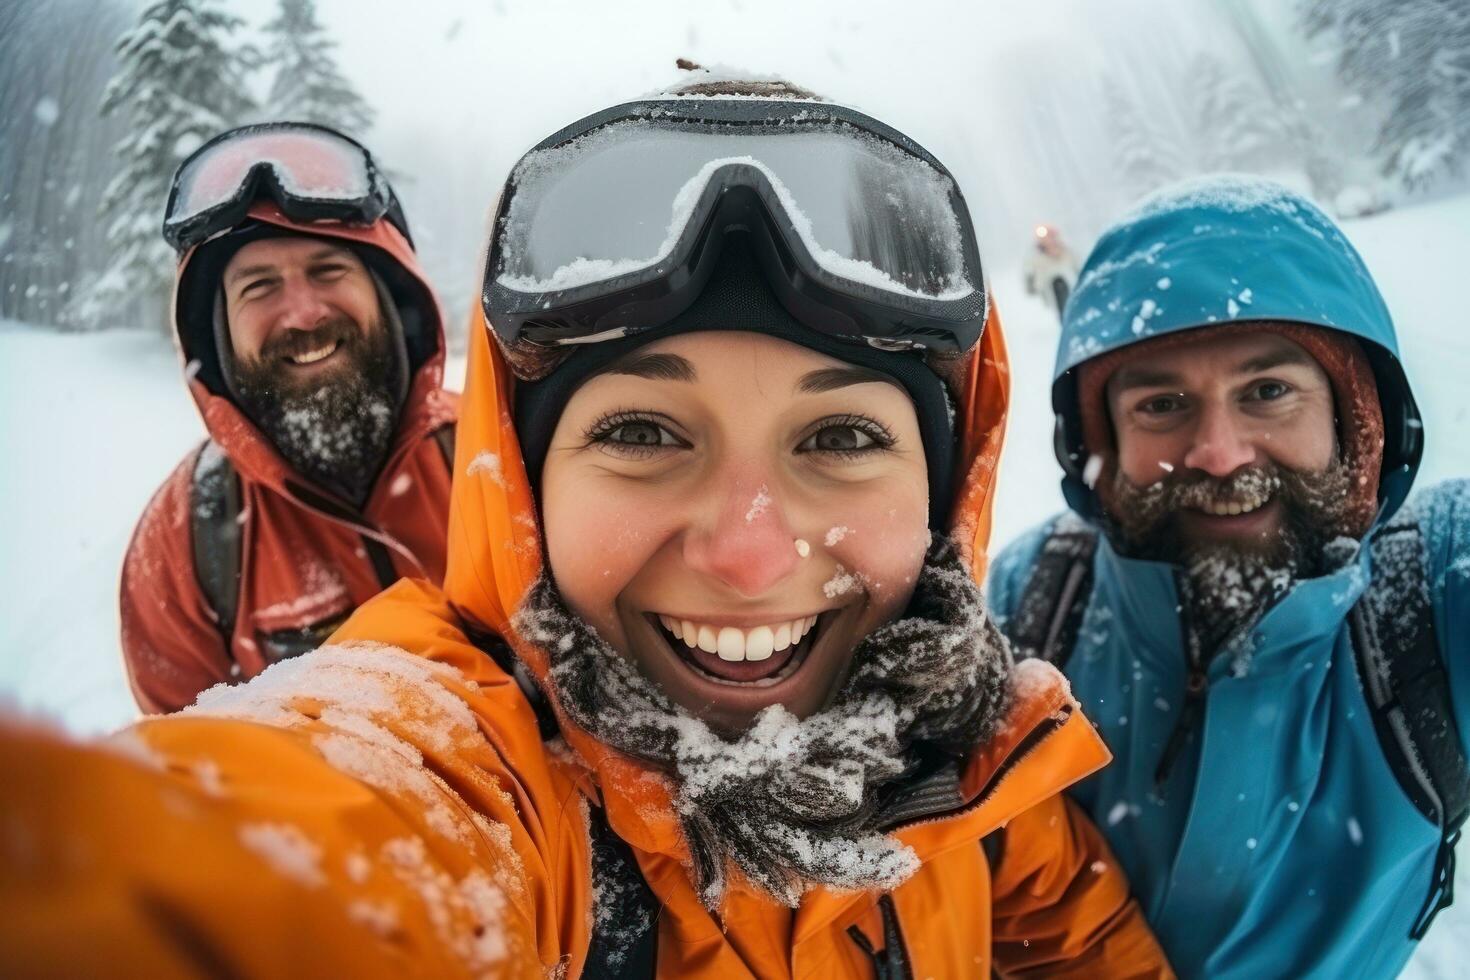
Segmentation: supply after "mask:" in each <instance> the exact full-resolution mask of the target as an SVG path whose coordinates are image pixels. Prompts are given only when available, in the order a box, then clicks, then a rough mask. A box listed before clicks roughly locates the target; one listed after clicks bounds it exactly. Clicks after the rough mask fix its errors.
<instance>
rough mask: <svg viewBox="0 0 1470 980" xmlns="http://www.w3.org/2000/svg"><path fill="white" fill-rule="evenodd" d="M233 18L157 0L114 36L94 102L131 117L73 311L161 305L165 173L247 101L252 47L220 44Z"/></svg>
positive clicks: (235, 119) (242, 112)
mask: <svg viewBox="0 0 1470 980" xmlns="http://www.w3.org/2000/svg"><path fill="white" fill-rule="evenodd" d="M240 24H241V21H240V19H239V18H237V17H233V16H231V15H229V14H227V13H225V12H224V11H222V10H221V9H219V7H218V6H216V4H215V2H214V0H158V2H156V3H153V4H151V5H150V6H149V7H148V8H147V9H145V10H144V11H143V13H142V15H141V16H140V18H139V21H138V23H137V25H136V26H135V27H133V28H132V29H131V30H129V31H127V32H126V33H124V34H123V36H122V37H121V38H119V39H118V42H117V45H116V48H115V50H116V52H117V59H118V71H117V74H116V75H114V76H113V78H112V81H110V82H109V83H108V85H107V89H106V91H105V92H104V94H103V96H102V107H101V111H102V114H103V116H111V115H113V114H114V113H125V114H126V115H127V117H128V120H129V126H128V129H127V131H126V134H125V135H124V136H123V138H122V139H121V140H120V141H119V142H118V144H117V146H116V147H115V148H114V157H115V160H114V166H115V168H116V170H117V176H116V177H114V178H113V180H112V182H111V183H110V184H109V185H108V187H107V190H106V191H105V192H104V194H103V199H102V213H103V216H104V218H105V220H106V224H107V239H108V244H109V245H110V247H111V249H112V254H111V261H110V263H109V264H108V267H107V268H106V270H105V271H104V272H103V273H102V274H101V276H100V277H99V278H98V279H97V280H95V281H94V282H93V283H92V284H91V285H90V287H89V288H88V289H86V291H85V292H84V293H83V294H81V295H80V296H79V297H78V303H77V306H76V307H74V309H73V315H74V317H75V318H76V319H78V320H80V321H82V322H89V323H91V324H93V325H96V324H101V323H105V322H106V321H107V319H108V318H110V317H112V316H115V315H116V310H117V309H118V308H119V307H120V306H123V305H126V304H127V303H128V302H129V300H132V299H135V298H138V297H143V298H145V299H146V298H150V297H152V298H157V300H159V303H158V306H157V307H156V308H157V309H159V310H160V312H163V303H162V302H161V301H162V300H163V298H165V297H166V296H167V295H168V290H169V286H170V283H171V281H172V271H173V265H174V256H173V253H172V251H171V250H170V249H169V247H168V245H167V244H166V243H165V242H164V240H163V237H162V235H161V233H160V230H159V229H160V227H161V225H162V223H163V209H164V205H165V203H166V202H167V200H168V188H169V180H170V178H171V177H172V176H173V173H174V170H175V169H177V167H178V165H179V163H181V162H182V161H183V158H184V157H185V156H187V155H188V154H189V153H190V152H192V151H193V150H194V149H195V148H197V147H198V146H199V144H201V143H203V142H204V141H205V140H207V139H209V138H210V137H212V136H214V135H216V134H217V133H219V132H220V131H222V130H225V129H229V128H230V127H232V126H236V125H239V124H240V122H241V121H242V120H243V119H244V118H245V117H246V116H247V114H249V113H250V112H251V111H252V110H253V109H254V108H255V105H254V101H253V100H252V99H251V98H250V96H249V94H248V93H247V91H246V83H245V70H246V68H248V67H249V64H250V55H249V53H248V51H247V50H242V49H232V48H231V47H229V45H228V41H229V37H230V35H231V34H233V33H234V31H235V30H236V29H237V28H238V27H239V26H240ZM167 322H168V317H167V316H166V315H165V316H163V317H162V323H163V324H164V325H166V324H167Z"/></svg>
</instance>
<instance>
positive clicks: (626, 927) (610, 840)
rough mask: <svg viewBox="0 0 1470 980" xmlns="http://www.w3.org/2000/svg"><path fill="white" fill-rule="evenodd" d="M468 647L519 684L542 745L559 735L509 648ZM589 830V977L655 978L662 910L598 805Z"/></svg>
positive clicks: (590, 810) (489, 641)
mask: <svg viewBox="0 0 1470 980" xmlns="http://www.w3.org/2000/svg"><path fill="white" fill-rule="evenodd" d="M467 632H468V635H469V638H470V642H472V643H473V644H474V645H475V646H477V647H479V648H480V650H482V651H483V652H484V653H485V654H486V655H487V656H489V658H490V659H491V660H493V661H495V663H496V665H497V666H499V667H500V669H501V670H503V671H505V672H506V673H507V674H509V675H510V676H511V677H513V678H514V679H515V682H516V686H517V687H519V688H520V689H521V694H522V695H524V696H525V698H526V700H527V701H529V702H530V704H531V710H532V711H534V712H535V714H536V728H537V731H538V732H539V733H540V735H541V740H542V741H543V742H549V741H551V740H552V739H553V738H556V737H558V736H559V735H560V734H561V727H560V725H558V724H557V720H556V713H555V712H554V711H552V709H551V705H550V703H549V702H548V701H547V699H546V695H545V694H544V693H543V692H542V690H541V686H540V685H539V684H537V683H536V681H535V680H534V679H533V678H532V677H531V675H530V672H529V671H528V670H527V668H526V665H525V664H523V663H522V662H521V659H520V658H519V657H517V656H516V655H515V653H514V651H512V650H511V648H510V644H508V643H506V642H505V640H504V638H502V637H500V636H497V635H495V634H494V633H487V632H480V631H478V630H469V631H467ZM587 830H588V835H589V836H590V838H591V841H590V843H591V849H592V895H593V899H592V901H593V909H592V937H591V940H590V941H589V943H588V945H587V963H586V965H585V966H584V967H583V969H582V975H583V976H585V977H620V978H634V977H648V978H650V980H651V978H652V977H653V976H654V975H655V970H656V966H657V963H656V960H657V954H658V913H659V911H660V905H659V901H658V898H657V896H655V895H654V894H653V890H652V889H651V888H649V887H648V881H647V880H646V879H645V878H644V877H643V870H642V869H641V868H639V867H638V859H637V857H636V856H635V855H634V854H633V849H632V848H631V847H629V846H628V842H627V841H625V840H623V839H622V838H621V837H619V836H618V835H617V834H616V833H615V832H614V831H613V829H612V827H610V826H609V825H608V822H607V814H606V812H604V811H603V809H602V807H600V806H598V805H597V803H596V802H595V801H589V802H588V805H587Z"/></svg>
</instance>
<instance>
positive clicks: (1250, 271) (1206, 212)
mask: <svg viewBox="0 0 1470 980" xmlns="http://www.w3.org/2000/svg"><path fill="white" fill-rule="evenodd" d="M1252 320H1286V321H1291V322H1295V323H1302V324H1307V325H1310V326H1318V327H1327V328H1331V329H1334V330H1338V331H1341V332H1343V333H1347V334H1351V335H1352V336H1354V337H1356V338H1357V339H1358V340H1360V341H1362V343H1363V348H1364V350H1365V351H1366V352H1367V354H1368V358H1369V361H1370V362H1371V363H1372V365H1373V372H1374V376H1375V378H1376V380H1377V382H1378V394H1379V399H1380V401H1381V402H1382V405H1383V422H1384V434H1385V446H1384V461H1383V469H1382V471H1381V475H1380V479H1379V500H1380V502H1381V504H1382V507H1381V509H1380V512H1379V520H1380V521H1381V520H1383V519H1385V518H1386V517H1387V516H1389V515H1391V514H1392V513H1393V512H1394V511H1395V510H1397V509H1398V507H1399V505H1401V504H1402V503H1403V502H1404V498H1405V497H1406V496H1407V495H1408V492H1409V487H1410V485H1411V484H1412V483H1413V480H1414V474H1415V473H1416V472H1417V471H1418V468H1419V457H1420V454H1421V452H1422V450H1423V426H1422V423H1421V422H1420V419H1419V410H1418V407H1417V406H1416V405H1415V403H1414V396H1413V394H1412V392H1411V391H1410V390H1409V384H1408V380H1407V379H1406V378H1405V376H1404V370H1403V366H1402V364H1401V363H1400V360H1399V351H1398V338H1397V337H1396V336H1395V334H1394V328H1393V319H1392V318H1391V317H1390V316H1389V313H1388V307H1387V306H1386V305H1385V304H1384V302H1383V297H1382V296H1381V295H1380V294H1379V292H1378V287H1377V285H1376V284H1375V283H1374V282H1373V277H1372V276H1371V275H1370V274H1369V272H1368V268H1367V266H1365V265H1364V264H1363V260H1362V258H1361V257H1360V256H1359V255H1358V253H1357V251H1356V250H1355V249H1354V248H1353V247H1352V245H1351V244H1349V243H1348V240H1347V238H1345V237H1344V236H1343V234H1342V231H1341V230H1340V229H1339V228H1338V227H1337V226H1336V225H1335V224H1333V223H1332V220H1331V219H1330V218H1328V217H1327V215H1325V214H1323V213H1322V211H1321V210H1320V209H1319V208H1317V206H1316V205H1314V204H1312V203H1311V202H1309V201H1307V200H1306V199H1305V198H1303V197H1301V196H1300V195H1298V194H1296V193H1294V192H1292V191H1290V190H1288V189H1287V188H1285V187H1282V186H1281V185H1279V184H1276V183H1273V182H1270V181H1266V180H1262V179H1260V178H1257V177H1246V176H1233V175H1227V176H1217V177H1206V178H1202V179H1198V180H1192V181H1189V182H1186V183H1183V184H1178V185H1176V186H1173V187H1170V188H1167V189H1165V190H1163V191H1160V192H1158V193H1156V194H1154V195H1152V196H1151V197H1149V198H1146V199H1145V200H1144V201H1143V202H1142V203H1141V204H1140V205H1139V206H1138V207H1136V208H1135V209H1134V211H1133V212H1132V213H1130V214H1129V215H1128V216H1126V217H1125V218H1123V220H1121V221H1120V222H1118V223H1117V224H1115V225H1113V227H1111V228H1110V229H1108V230H1107V231H1106V232H1104V233H1103V236H1102V238H1101V239H1099V241H1098V243H1097V245H1096V246H1095V247H1094V248H1093V250H1092V254H1091V255H1089V256H1088V258H1087V263H1086V265H1084V266H1083V268H1082V273H1081V275H1080V277H1079V278H1078V280H1077V288H1076V290H1075V292H1073V294H1072V298H1071V299H1070V300H1069V301H1068V303H1067V308H1066V310H1065V312H1064V314H1063V317H1062V335H1061V342H1060V344H1059V345H1058V348H1057V361H1056V368H1055V371H1054V372H1053V380H1052V406H1053V407H1054V408H1055V410H1056V412H1057V446H1056V450H1057V458H1058V460H1059V461H1060V462H1061V463H1062V468H1063V470H1065V471H1066V474H1067V475H1066V477H1065V478H1064V479H1063V481H1062V489H1063V492H1064V493H1065V494H1066V497H1067V502H1068V504H1070V505H1071V507H1072V509H1073V510H1075V511H1077V512H1078V513H1080V514H1082V515H1083V516H1085V517H1091V516H1096V514H1097V508H1098V504H1097V499H1096V496H1095V495H1094V494H1093V492H1092V491H1091V489H1089V488H1088V487H1087V485H1086V483H1085V482H1084V480H1083V479H1082V473H1081V470H1082V464H1083V462H1085V460H1086V459H1087V454H1086V451H1085V450H1084V449H1083V446H1082V440H1081V432H1082V429H1081V424H1080V420H1079V418H1078V415H1077V406H1076V389H1077V385H1076V376H1075V368H1076V367H1077V366H1078V365H1079V364H1082V363H1084V362H1085V361H1088V360H1090V359H1092V358H1094V357H1097V356H1098V355H1100V354H1104V353H1107V352H1108V351H1112V350H1116V349H1118V348H1121V347H1126V346H1128V345H1129V344H1136V343H1139V342H1140V341H1144V340H1148V339H1149V338H1152V337H1159V336H1162V335H1164V334H1169V333H1176V332H1178V331H1181V330H1194V329H1199V328H1202V327H1210V326H1214V325H1216V324H1221V323H1231V322H1247V321H1252Z"/></svg>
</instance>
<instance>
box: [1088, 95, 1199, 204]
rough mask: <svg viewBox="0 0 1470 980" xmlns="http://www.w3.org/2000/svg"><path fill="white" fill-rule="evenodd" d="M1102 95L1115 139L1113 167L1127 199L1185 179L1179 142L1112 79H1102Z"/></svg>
mask: <svg viewBox="0 0 1470 980" xmlns="http://www.w3.org/2000/svg"><path fill="white" fill-rule="evenodd" d="M1102 94H1103V104H1104V106H1105V107H1106V111H1107V114H1108V126H1109V129H1110V131H1111V133H1112V137H1113V167H1114V170H1115V171H1116V172H1117V175H1118V182H1119V184H1120V185H1121V186H1122V187H1123V188H1124V189H1125V191H1126V192H1127V196H1128V197H1129V198H1136V197H1139V196H1141V195H1143V194H1147V193H1149V192H1151V191H1154V190H1157V189H1158V188H1160V187H1163V186H1164V185H1166V184H1172V183H1173V182H1174V181H1176V180H1178V179H1179V178H1180V177H1182V176H1183V175H1184V168H1183V165H1182V162H1181V161H1180V159H1179V156H1178V144H1177V141H1174V140H1171V139H1169V138H1167V137H1166V136H1165V135H1164V134H1163V133H1162V132H1161V131H1160V129H1159V127H1158V126H1157V125H1156V124H1155V123H1154V122H1153V121H1152V120H1151V119H1150V118H1149V117H1148V115H1147V113H1146V111H1145V110H1144V109H1143V107H1141V106H1140V105H1139V104H1138V102H1137V100H1135V99H1133V98H1132V97H1130V96H1129V95H1128V93H1126V92H1125V91H1124V90H1123V86H1122V85H1121V84H1120V83H1119V82H1118V80H1117V79H1116V78H1114V77H1113V76H1111V75H1107V76H1104V77H1103V81H1102Z"/></svg>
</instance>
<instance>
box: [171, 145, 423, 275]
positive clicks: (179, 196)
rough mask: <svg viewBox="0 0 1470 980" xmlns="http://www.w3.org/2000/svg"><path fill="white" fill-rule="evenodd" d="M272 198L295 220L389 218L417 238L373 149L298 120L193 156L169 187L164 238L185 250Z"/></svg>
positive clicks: (369, 221) (366, 222) (366, 221)
mask: <svg viewBox="0 0 1470 980" xmlns="http://www.w3.org/2000/svg"><path fill="white" fill-rule="evenodd" d="M264 195H269V196H270V197H271V199H273V200H274V201H275V202H276V204H277V205H279V206H280V208H281V211H282V212H283V213H284V214H285V215H286V216H287V217H288V218H290V219H291V220H292V221H299V222H302V223H310V222H316V221H337V222H345V223H348V224H362V225H369V224H372V223H373V222H374V221H377V220H378V219H379V218H382V217H384V216H386V217H387V218H388V220H389V221H391V222H392V223H393V224H394V225H395V226H396V227H397V228H398V230H399V231H401V232H402V233H403V235H404V237H405V238H409V234H408V223H407V222H406V221H405V220H404V217H403V212H402V209H401V208H399V206H398V201H397V199H396V198H395V197H394V195H393V189H392V188H391V187H390V186H389V185H388V181H387V180H386V179H384V177H383V176H382V174H381V173H379V171H378V168H377V165H376V164H375V163H374V162H373V158H372V155H371V154H369V153H368V151H367V149H366V148H364V147H363V146H362V145H361V144H360V143H358V142H357V141H355V140H353V139H351V138H349V137H347V136H344V135H342V134H341V133H339V132H337V131H336V130H333V129H328V128H327V127H325V126H318V125H315V124H313V123H297V122H276V123H258V124H255V125H250V126H241V127H240V128H238V129H231V130H228V131H227V132H224V133H221V134H219V135H218V136H216V137H214V138H213V139H211V140H210V141H209V142H207V143H205V144H204V145H203V146H201V147H200V148H199V149H197V150H195V151H194V152H193V153H191V154H190V155H189V156H188V158H187V159H185V160H184V162H183V163H181V164H180V165H179V169H178V171H177V172H176V173H175V174H174V179H173V184H172V186H171V187H170V188H169V194H168V205H167V207H166V208H165V210H164V219H163V237H164V238H165V239H166V240H167V241H168V243H169V244H170V245H172V246H173V247H174V248H175V249H176V250H177V251H179V252H181V253H182V252H185V251H187V250H188V249H190V248H192V247H193V246H195V245H198V244H201V243H202V242H205V241H208V240H209V239H210V238H212V237H213V236H215V235H217V234H219V233H220V232H222V231H227V230H229V229H230V228H233V227H235V226H236V225H237V224H239V223H240V222H241V221H242V220H244V218H245V214H246V212H247V211H249V209H250V205H251V204H253V203H255V201H256V200H258V199H260V198H261V197H262V196H264ZM411 242H412V239H410V243H411Z"/></svg>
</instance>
